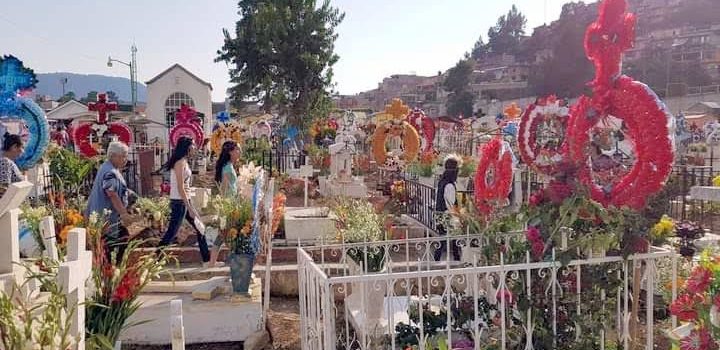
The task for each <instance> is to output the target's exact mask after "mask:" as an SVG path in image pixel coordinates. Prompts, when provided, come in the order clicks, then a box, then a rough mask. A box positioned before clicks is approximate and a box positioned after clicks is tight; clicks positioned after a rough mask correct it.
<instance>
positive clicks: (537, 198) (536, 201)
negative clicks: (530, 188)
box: [528, 191, 544, 207]
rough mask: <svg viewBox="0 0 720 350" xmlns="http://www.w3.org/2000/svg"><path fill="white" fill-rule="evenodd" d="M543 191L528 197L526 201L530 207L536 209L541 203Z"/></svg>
mask: <svg viewBox="0 0 720 350" xmlns="http://www.w3.org/2000/svg"><path fill="white" fill-rule="evenodd" d="M543 197H544V196H543V191H537V192H535V193H533V194H531V195H530V199H529V200H528V201H529V203H530V206H533V207H536V206H538V205H540V204H542V202H543V199H544V198H543Z"/></svg>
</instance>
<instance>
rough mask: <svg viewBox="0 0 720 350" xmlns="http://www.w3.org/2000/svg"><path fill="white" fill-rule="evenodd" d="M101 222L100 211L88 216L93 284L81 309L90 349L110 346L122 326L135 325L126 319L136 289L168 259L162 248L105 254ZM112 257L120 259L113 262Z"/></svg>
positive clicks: (134, 308) (131, 310)
mask: <svg viewBox="0 0 720 350" xmlns="http://www.w3.org/2000/svg"><path fill="white" fill-rule="evenodd" d="M105 223H106V221H105V219H104V215H97V214H94V215H91V217H90V218H88V231H87V232H88V234H89V238H90V242H91V243H90V244H91V247H92V251H93V267H92V274H91V278H92V281H93V284H94V286H95V291H94V292H93V293H92V295H90V296H89V298H88V299H87V300H86V303H87V308H86V310H85V333H86V344H87V346H88V348H90V349H108V348H110V349H111V348H112V344H115V342H116V341H117V340H118V338H119V337H120V334H121V332H122V331H123V330H125V329H127V328H129V327H132V326H135V325H138V324H137V323H135V324H133V323H131V324H128V323H127V321H128V319H129V318H130V316H132V315H133V314H134V313H135V312H136V311H137V310H138V309H139V308H140V306H141V303H140V302H139V301H138V296H139V294H140V292H141V291H142V290H143V288H145V286H146V285H147V284H148V283H149V282H150V281H151V280H152V279H153V278H157V276H158V275H159V273H160V272H161V271H162V269H163V268H164V266H165V265H166V264H167V263H168V262H170V260H171V257H170V256H168V255H167V253H165V252H163V251H161V252H159V253H158V254H148V255H144V256H141V257H139V258H131V257H130V254H125V255H123V257H122V259H118V257H117V256H115V254H114V253H113V254H112V256H108V254H106V250H105V240H104V238H103V234H101V232H102V231H103V230H104V229H105V227H106V225H105ZM142 244H143V242H141V241H137V240H136V241H130V242H129V243H128V245H127V248H126V250H127V251H133V250H135V249H136V248H138V247H140V246H141V245H142ZM116 260H120V261H119V262H118V263H117V264H113V261H116Z"/></svg>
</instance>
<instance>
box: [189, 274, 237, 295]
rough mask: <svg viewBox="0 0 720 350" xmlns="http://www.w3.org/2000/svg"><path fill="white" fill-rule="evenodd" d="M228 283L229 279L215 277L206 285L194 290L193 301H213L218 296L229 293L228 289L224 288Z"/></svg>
mask: <svg viewBox="0 0 720 350" xmlns="http://www.w3.org/2000/svg"><path fill="white" fill-rule="evenodd" d="M227 283H228V278H223V277H213V278H211V279H210V280H208V281H207V282H205V283H202V284H200V285H198V286H197V287H195V288H194V289H193V290H192V296H193V299H196V300H211V299H213V298H215V297H216V296H218V295H220V294H223V292H225V293H227V288H223V287H224V286H225V285H227Z"/></svg>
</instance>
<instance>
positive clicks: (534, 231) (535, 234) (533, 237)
mask: <svg viewBox="0 0 720 350" xmlns="http://www.w3.org/2000/svg"><path fill="white" fill-rule="evenodd" d="M525 237H526V238H527V240H528V241H530V242H535V241H537V240H540V239H542V236H541V235H540V230H538V228H537V227H535V226H530V227H528V229H527V231H526V232H525Z"/></svg>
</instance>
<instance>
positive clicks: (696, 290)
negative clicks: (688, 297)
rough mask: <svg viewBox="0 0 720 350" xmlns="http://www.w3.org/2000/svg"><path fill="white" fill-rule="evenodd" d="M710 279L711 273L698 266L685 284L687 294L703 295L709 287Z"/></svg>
mask: <svg viewBox="0 0 720 350" xmlns="http://www.w3.org/2000/svg"><path fill="white" fill-rule="evenodd" d="M711 277H712V273H711V272H710V270H708V269H706V268H704V267H702V266H698V267H696V268H695V269H694V270H693V271H692V273H691V274H690V277H689V278H688V280H687V282H686V284H685V288H686V289H687V291H688V292H690V293H693V294H701V293H704V292H705V291H706V290H707V288H708V287H709V286H710V278H711Z"/></svg>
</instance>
